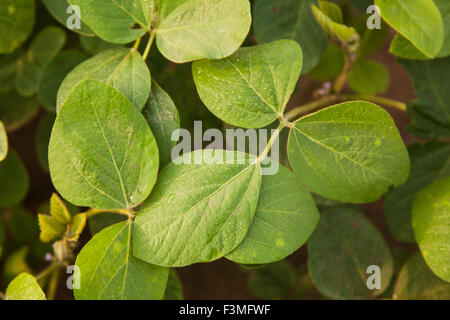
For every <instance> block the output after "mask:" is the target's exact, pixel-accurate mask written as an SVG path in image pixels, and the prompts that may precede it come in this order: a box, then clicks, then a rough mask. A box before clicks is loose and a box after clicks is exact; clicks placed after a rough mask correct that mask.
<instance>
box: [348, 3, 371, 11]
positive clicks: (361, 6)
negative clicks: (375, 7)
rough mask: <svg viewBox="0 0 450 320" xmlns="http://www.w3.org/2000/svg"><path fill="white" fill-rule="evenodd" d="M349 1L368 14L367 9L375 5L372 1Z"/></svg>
mask: <svg viewBox="0 0 450 320" xmlns="http://www.w3.org/2000/svg"><path fill="white" fill-rule="evenodd" d="M348 1H349V2H350V3H352V4H353V5H354V6H355V7H357V8H358V9H360V10H362V11H364V12H366V10H367V8H368V7H369V6H370V5H372V4H373V1H372V0H348Z"/></svg>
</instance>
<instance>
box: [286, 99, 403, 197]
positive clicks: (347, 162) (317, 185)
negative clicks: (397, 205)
mask: <svg viewBox="0 0 450 320" xmlns="http://www.w3.org/2000/svg"><path fill="white" fill-rule="evenodd" d="M288 157H289V163H290V164H291V167H292V169H293V170H294V172H295V173H296V174H297V176H298V177H299V179H300V180H302V182H303V183H304V184H305V185H306V186H307V187H309V188H310V189H311V191H312V192H314V193H317V194H319V195H321V196H324V197H325V198H329V199H333V200H339V201H342V202H352V203H365V202H372V201H375V200H377V199H379V198H380V196H381V195H382V194H384V193H386V191H387V190H388V189H389V187H390V186H395V187H399V186H400V185H402V184H403V183H405V182H406V180H407V178H408V174H409V166H410V163H409V156H408V152H407V150H406V147H405V145H404V144H403V141H402V139H401V137H400V134H399V132H398V130H397V128H396V126H395V124H394V121H393V120H392V118H391V117H390V116H389V114H388V113H387V112H386V111H385V110H384V109H382V108H380V107H378V106H376V105H374V104H372V103H369V102H364V101H354V102H346V103H342V104H338V105H335V106H332V107H329V108H326V109H324V110H321V111H319V112H316V113H313V114H311V115H308V116H306V117H303V118H301V119H300V120H298V121H296V122H295V126H294V127H293V128H291V130H290V134H289V141H288Z"/></svg>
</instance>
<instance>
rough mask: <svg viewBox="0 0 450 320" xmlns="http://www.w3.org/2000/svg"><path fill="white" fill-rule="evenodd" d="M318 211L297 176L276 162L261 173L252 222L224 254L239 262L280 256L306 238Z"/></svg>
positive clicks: (274, 259) (264, 259)
mask: <svg viewBox="0 0 450 320" xmlns="http://www.w3.org/2000/svg"><path fill="white" fill-rule="evenodd" d="M318 221H319V212H318V211H317V208H316V206H315V204H314V201H313V199H312V197H311V195H310V194H309V192H308V191H306V189H305V188H304V187H303V186H302V185H301V182H300V181H299V180H298V179H297V177H296V176H295V175H294V174H293V173H292V172H291V171H289V170H288V169H287V168H285V167H283V166H281V165H280V167H279V170H278V172H277V173H276V174H275V175H264V176H263V178H262V185H261V191H260V195H259V200H258V205H257V207H256V212H255V216H254V218H253V223H252V225H251V226H250V229H249V230H248V233H247V235H246V236H245V238H244V240H243V241H242V242H241V244H240V245H239V246H238V247H237V248H236V249H234V250H233V251H232V252H231V253H229V254H228V255H227V256H226V258H227V259H229V260H232V261H234V262H237V263H241V264H263V263H271V262H275V261H278V260H282V259H284V258H285V257H287V256H288V255H290V254H291V253H293V252H294V251H296V250H297V249H298V248H300V246H302V245H303V244H304V243H305V242H306V240H307V239H308V238H309V236H310V235H311V233H312V232H313V230H314V228H315V227H316V225H317V222H318Z"/></svg>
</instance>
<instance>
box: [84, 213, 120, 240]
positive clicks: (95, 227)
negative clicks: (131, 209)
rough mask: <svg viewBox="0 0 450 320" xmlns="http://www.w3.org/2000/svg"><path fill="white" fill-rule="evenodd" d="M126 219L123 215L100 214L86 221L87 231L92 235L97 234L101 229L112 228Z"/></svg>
mask: <svg viewBox="0 0 450 320" xmlns="http://www.w3.org/2000/svg"><path fill="white" fill-rule="evenodd" d="M126 219H127V217H126V216H125V215H123V214H118V213H112V212H102V213H99V214H96V215H93V216H92V217H90V218H89V220H88V225H89V230H90V231H91V234H92V235H95V234H96V233H99V232H100V231H102V230H103V229H105V228H107V227H109V226H112V225H113V224H116V223H119V222H122V221H124V220H126Z"/></svg>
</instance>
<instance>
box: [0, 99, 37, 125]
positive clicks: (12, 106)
mask: <svg viewBox="0 0 450 320" xmlns="http://www.w3.org/2000/svg"><path fill="white" fill-rule="evenodd" d="M38 111H39V103H38V101H37V99H36V97H22V96H21V95H19V94H17V93H16V92H15V91H10V92H8V93H4V94H0V121H2V122H3V124H4V126H5V127H6V130H7V131H8V132H11V131H14V130H17V129H19V128H20V127H22V126H23V125H25V124H26V123H27V122H28V121H30V120H31V119H32V118H33V117H34V116H35V115H36V113H37V112H38Z"/></svg>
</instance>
